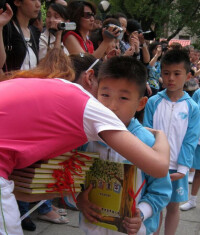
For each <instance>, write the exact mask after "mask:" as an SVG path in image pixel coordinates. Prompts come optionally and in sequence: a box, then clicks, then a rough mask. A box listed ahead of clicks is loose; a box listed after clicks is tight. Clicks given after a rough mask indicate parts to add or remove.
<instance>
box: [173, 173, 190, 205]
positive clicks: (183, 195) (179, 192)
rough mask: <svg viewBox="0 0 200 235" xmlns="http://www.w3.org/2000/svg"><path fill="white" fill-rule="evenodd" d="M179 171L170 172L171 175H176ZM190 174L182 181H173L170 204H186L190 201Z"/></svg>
mask: <svg viewBox="0 0 200 235" xmlns="http://www.w3.org/2000/svg"><path fill="white" fill-rule="evenodd" d="M176 172H177V170H169V174H172V173H176ZM188 191H189V186H188V172H187V174H186V175H185V176H184V177H183V178H182V179H180V180H176V181H172V196H171V200H170V202H185V201H187V200H188Z"/></svg>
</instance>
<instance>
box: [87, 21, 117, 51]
mask: <svg viewBox="0 0 200 235" xmlns="http://www.w3.org/2000/svg"><path fill="white" fill-rule="evenodd" d="M109 24H114V25H117V26H121V24H120V22H119V21H118V20H117V19H115V18H108V19H106V20H104V22H103V27H102V28H104V27H106V26H108V25H109ZM102 28H101V29H95V30H93V31H91V32H90V41H91V42H92V43H93V46H94V50H96V49H97V48H98V47H99V44H100V43H101V42H102V41H103V35H102Z"/></svg>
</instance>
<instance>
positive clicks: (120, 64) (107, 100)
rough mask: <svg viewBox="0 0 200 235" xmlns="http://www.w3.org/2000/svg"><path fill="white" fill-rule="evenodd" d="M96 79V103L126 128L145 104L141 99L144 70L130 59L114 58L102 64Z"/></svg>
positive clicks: (141, 65)
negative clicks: (111, 112) (97, 101)
mask: <svg viewBox="0 0 200 235" xmlns="http://www.w3.org/2000/svg"><path fill="white" fill-rule="evenodd" d="M98 79H99V88H98V100H99V101H100V102H101V103H103V104H104V105H105V106H106V107H108V108H109V109H111V110H112V111H113V112H114V113H115V114H116V115H117V116H118V117H119V118H120V119H121V121H122V122H123V123H124V124H125V125H126V126H128V124H129V123H130V120H131V118H133V117H134V115H135V112H136V111H140V110H142V109H143V108H144V106H145V104H146V102H147V98H146V97H143V95H144V92H145V89H146V82H147V71H146V68H145V67H144V65H143V64H142V63H141V62H139V61H137V60H136V59H134V58H132V57H128V56H116V57H113V58H111V59H109V60H107V61H106V62H104V63H103V64H102V66H101V67H100V70H99V74H98Z"/></svg>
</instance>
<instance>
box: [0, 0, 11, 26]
mask: <svg viewBox="0 0 200 235" xmlns="http://www.w3.org/2000/svg"><path fill="white" fill-rule="evenodd" d="M12 16H13V12H12V9H11V7H10V5H9V4H8V3H6V10H5V11H3V9H2V8H1V9H0V27H1V28H3V26H4V25H6V24H7V23H8V22H9V21H10V20H11V18H12Z"/></svg>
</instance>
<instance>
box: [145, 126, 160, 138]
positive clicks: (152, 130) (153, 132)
mask: <svg viewBox="0 0 200 235" xmlns="http://www.w3.org/2000/svg"><path fill="white" fill-rule="evenodd" d="M145 128H146V129H147V130H148V131H150V132H151V133H152V134H153V135H154V136H155V137H156V135H158V134H159V133H160V132H161V131H159V130H156V129H153V128H150V127H145Z"/></svg>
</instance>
